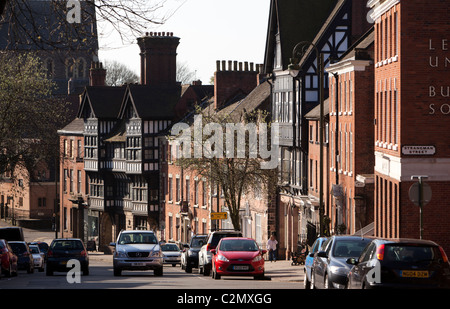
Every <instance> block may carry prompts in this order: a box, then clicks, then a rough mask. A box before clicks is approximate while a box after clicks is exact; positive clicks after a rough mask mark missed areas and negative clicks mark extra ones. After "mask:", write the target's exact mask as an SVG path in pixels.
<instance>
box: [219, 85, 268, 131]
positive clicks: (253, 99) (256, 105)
mask: <svg viewBox="0 0 450 309" xmlns="http://www.w3.org/2000/svg"><path fill="white" fill-rule="evenodd" d="M270 95H271V85H270V83H269V82H267V81H265V82H263V83H261V84H259V85H258V86H257V87H256V88H255V89H253V91H252V92H250V93H249V94H248V95H247V96H246V97H245V98H244V99H242V100H240V101H238V102H235V103H233V104H231V105H228V106H226V107H224V108H223V109H221V110H220V111H219V112H218V115H219V117H221V118H226V119H227V120H230V121H234V122H236V123H237V122H240V121H241V117H242V115H243V114H245V113H247V112H251V111H254V110H257V109H265V110H269V107H270V100H269V99H270Z"/></svg>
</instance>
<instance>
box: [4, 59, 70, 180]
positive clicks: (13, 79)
mask: <svg viewBox="0 0 450 309" xmlns="http://www.w3.org/2000/svg"><path fill="white" fill-rule="evenodd" d="M0 63H2V69H1V70H0V151H1V154H0V172H1V173H5V172H9V173H10V174H11V175H13V174H14V171H15V168H16V167H18V165H21V166H22V167H24V168H26V169H27V170H28V171H29V172H30V175H33V173H32V171H33V169H34V167H35V166H36V165H37V164H41V163H42V162H43V161H45V162H47V163H48V164H49V165H53V164H54V161H55V158H57V154H58V153H59V139H58V135H57V129H59V128H61V126H62V125H63V124H65V123H66V121H67V120H66V119H65V118H66V117H65V115H67V111H68V104H66V103H65V102H64V100H63V99H62V98H58V97H54V96H52V92H53V91H54V89H55V87H56V86H55V84H54V82H52V81H51V80H49V79H47V76H46V71H45V70H44V69H43V68H42V64H41V63H40V61H39V60H38V58H36V57H34V56H33V55H31V54H29V53H28V54H19V55H14V56H12V57H11V56H10V55H8V56H7V55H4V54H0ZM55 156H56V157H55Z"/></svg>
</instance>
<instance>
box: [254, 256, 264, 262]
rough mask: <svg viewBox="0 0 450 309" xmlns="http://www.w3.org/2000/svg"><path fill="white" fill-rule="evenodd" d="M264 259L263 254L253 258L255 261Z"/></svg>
mask: <svg viewBox="0 0 450 309" xmlns="http://www.w3.org/2000/svg"><path fill="white" fill-rule="evenodd" d="M261 260H262V256H261V255H257V256H255V258H254V259H253V262H259V261H261Z"/></svg>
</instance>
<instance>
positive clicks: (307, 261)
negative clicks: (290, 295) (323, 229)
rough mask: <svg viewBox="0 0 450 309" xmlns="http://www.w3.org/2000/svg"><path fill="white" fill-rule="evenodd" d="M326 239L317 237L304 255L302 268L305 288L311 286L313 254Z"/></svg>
mask: <svg viewBox="0 0 450 309" xmlns="http://www.w3.org/2000/svg"><path fill="white" fill-rule="evenodd" d="M326 240H327V238H326V237H319V238H317V239H316V240H315V241H314V243H313V245H312V247H311V251H310V252H309V254H308V255H307V256H306V259H305V268H304V272H305V279H304V287H305V289H309V288H310V287H311V268H312V265H313V261H314V254H316V252H319V250H320V248H322V245H323V243H324V242H325V241H326Z"/></svg>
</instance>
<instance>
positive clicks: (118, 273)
mask: <svg viewBox="0 0 450 309" xmlns="http://www.w3.org/2000/svg"><path fill="white" fill-rule="evenodd" d="M113 272H114V276H116V277H117V276H120V275H122V269H120V268H117V267H114V270H113Z"/></svg>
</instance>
